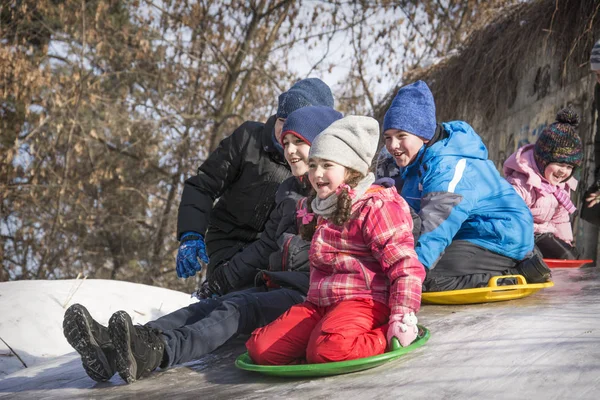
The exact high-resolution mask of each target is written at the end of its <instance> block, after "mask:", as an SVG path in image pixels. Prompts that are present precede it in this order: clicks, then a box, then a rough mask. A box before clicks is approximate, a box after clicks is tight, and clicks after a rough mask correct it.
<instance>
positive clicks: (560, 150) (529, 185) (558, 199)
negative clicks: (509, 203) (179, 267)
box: [504, 108, 583, 260]
mask: <svg viewBox="0 0 600 400" xmlns="http://www.w3.org/2000/svg"><path fill="white" fill-rule="evenodd" d="M578 123H579V115H577V114H576V113H575V112H574V111H573V110H572V109H570V108H565V109H563V110H561V111H559V113H558V115H557V116H556V122H555V123H553V124H551V125H549V126H548V127H546V129H544V131H543V132H542V133H541V134H540V136H539V138H538V140H537V141H536V143H535V144H528V145H525V146H523V147H521V148H519V149H518V150H517V151H516V152H515V153H514V154H512V155H511V156H510V157H509V158H508V159H507V160H506V161H505V162H504V176H506V179H507V180H508V182H510V184H511V185H513V187H514V188H515V190H516V191H517V193H519V195H520V196H521V197H522V198H523V200H525V203H526V204H527V206H528V207H529V208H530V210H531V213H532V214H533V229H534V233H535V244H536V246H537V247H538V248H539V249H540V251H541V252H542V255H543V256H544V257H545V258H558V259H570V260H573V259H577V258H578V256H579V253H578V251H577V249H576V248H575V247H574V246H573V244H572V242H573V230H572V228H571V220H570V218H569V215H570V214H573V213H574V212H575V211H576V210H577V209H576V208H575V205H574V204H573V202H572V201H571V195H570V191H571V190H575V189H576V188H577V180H576V179H575V178H574V177H573V172H574V171H575V170H576V169H577V168H578V167H579V166H580V165H581V162H582V161H583V147H582V145H581V139H580V138H579V135H578V134H577V132H576V127H577V125H578Z"/></svg>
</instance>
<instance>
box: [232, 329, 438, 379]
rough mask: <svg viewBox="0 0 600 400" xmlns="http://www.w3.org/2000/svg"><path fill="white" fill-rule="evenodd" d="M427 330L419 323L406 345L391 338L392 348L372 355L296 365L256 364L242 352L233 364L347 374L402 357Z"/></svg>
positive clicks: (285, 372) (280, 372) (272, 371)
mask: <svg viewBox="0 0 600 400" xmlns="http://www.w3.org/2000/svg"><path fill="white" fill-rule="evenodd" d="M429 336H430V333H429V330H428V329H427V328H425V327H424V326H421V325H419V336H418V337H417V339H415V341H414V342H412V343H411V344H410V345H409V346H407V347H402V346H400V343H399V342H398V339H396V338H393V339H392V350H390V351H388V352H386V353H383V354H380V355H377V356H372V357H365V358H359V359H357V360H350V361H338V362H331V363H323V364H297V365H258V364H254V362H253V361H252V359H251V358H250V356H249V355H248V353H244V354H242V355H241V356H239V357H238V358H237V360H235V366H236V367H238V368H240V369H245V370H246V371H254V372H260V373H261V374H266V375H273V376H285V377H311V376H330V375H340V374H349V373H351V372H357V371H363V370H365V369H370V368H375V367H378V366H380V365H382V364H385V363H387V362H390V361H392V360H395V359H397V358H400V357H402V356H403V355H404V354H406V353H409V352H411V351H412V350H414V349H417V348H419V347H421V346H423V345H424V344H425V343H427V341H428V340H429Z"/></svg>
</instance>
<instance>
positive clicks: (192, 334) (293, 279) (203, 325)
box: [63, 107, 342, 383]
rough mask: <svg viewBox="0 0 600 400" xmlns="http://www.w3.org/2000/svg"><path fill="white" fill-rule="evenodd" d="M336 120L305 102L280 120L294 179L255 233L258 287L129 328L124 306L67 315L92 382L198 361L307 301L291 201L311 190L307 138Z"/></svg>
mask: <svg viewBox="0 0 600 400" xmlns="http://www.w3.org/2000/svg"><path fill="white" fill-rule="evenodd" d="M341 117H342V115H341V114H340V113H339V112H337V111H335V110H333V109H331V108H327V107H305V108H302V109H299V110H298V111H296V112H294V113H292V114H290V116H289V118H288V119H287V121H286V123H285V125H284V128H283V131H284V132H283V138H282V139H283V140H282V144H283V147H284V148H285V150H284V154H285V157H286V159H287V161H288V163H289V164H290V167H291V171H292V174H293V175H294V176H293V177H290V178H288V179H287V180H286V181H284V182H283V183H282V184H281V186H280V188H279V190H278V192H277V198H278V199H279V202H278V204H277V207H276V208H275V210H274V211H273V212H272V213H271V215H270V217H269V219H270V222H276V223H272V224H267V227H268V229H267V230H266V231H265V234H264V235H261V238H260V241H261V242H264V243H263V245H261V247H262V246H264V247H265V248H275V250H274V251H272V252H271V253H270V254H269V255H268V256H267V257H266V258H264V259H263V260H262V262H268V263H269V265H268V267H269V270H268V271H259V272H258V274H257V272H256V270H253V271H252V279H254V277H256V282H257V287H255V288H251V289H246V290H241V291H236V292H233V293H230V294H227V295H225V296H221V297H214V298H212V297H211V298H207V299H204V300H201V301H199V302H197V303H194V304H191V305H189V306H187V307H184V308H181V309H179V310H177V311H175V312H172V313H170V314H167V315H165V316H163V317H161V318H159V319H157V320H156V321H151V322H148V323H147V324H146V325H144V326H134V325H133V323H132V321H131V317H130V316H129V315H128V314H127V313H126V312H125V311H117V312H116V313H115V314H113V316H112V317H111V319H110V321H109V326H108V328H107V327H105V326H102V325H101V324H99V323H98V322H96V321H95V320H94V319H93V318H92V317H91V315H90V314H89V312H88V311H87V310H86V308H85V307H84V306H82V305H80V304H74V305H73V306H71V307H70V308H69V309H68V310H67V311H66V312H65V317H64V320H63V329H64V335H65V337H66V338H67V341H68V342H69V344H71V346H73V348H74V349H75V350H77V352H78V353H79V354H80V355H81V360H82V364H83V367H84V369H85V371H86V372H87V374H88V375H89V376H90V377H91V378H92V379H94V380H96V381H98V382H102V381H106V380H109V379H110V378H111V377H112V376H113V375H114V374H115V372H118V373H119V375H120V376H121V378H123V380H125V381H126V382H128V383H131V382H133V381H135V380H136V379H139V378H141V377H142V376H144V375H146V374H148V373H150V372H151V371H153V370H155V369H156V368H158V367H161V368H166V367H170V366H173V365H176V364H182V363H185V362H188V361H191V360H195V359H198V358H200V357H201V356H203V355H205V354H207V353H209V352H211V351H213V350H215V349H216V348H218V347H219V346H221V345H222V344H224V343H225V342H226V341H228V340H229V339H230V338H232V337H234V336H236V335H237V334H250V333H251V332H252V331H254V330H255V329H256V328H259V327H261V326H265V325H267V324H269V323H270V322H272V321H274V320H275V319H276V318H277V317H279V316H280V315H281V314H283V313H284V312H285V311H287V310H288V309H289V308H290V307H292V306H293V305H295V304H300V303H302V302H303V301H304V300H305V298H306V292H307V291H308V274H309V262H308V250H309V247H310V242H306V241H304V240H303V239H302V238H301V237H300V236H299V235H297V233H298V226H299V224H300V223H301V221H299V220H298V217H297V216H296V205H297V203H298V202H299V201H301V199H302V198H304V197H305V196H307V195H308V193H309V191H310V184H309V183H308V179H307V177H306V174H307V172H308V152H309V149H310V144H311V143H312V140H313V139H314V138H315V137H316V136H317V134H318V133H320V132H321V131H323V130H324V129H325V128H327V127H328V126H329V125H330V124H331V123H332V122H334V121H336V120H338V119H340V118H341ZM274 241H275V242H276V243H275V244H274ZM257 254H258V253H257ZM260 254H263V253H260ZM265 254H266V253H265ZM265 260H268V261H265Z"/></svg>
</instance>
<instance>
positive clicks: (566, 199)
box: [542, 182, 577, 214]
mask: <svg viewBox="0 0 600 400" xmlns="http://www.w3.org/2000/svg"><path fill="white" fill-rule="evenodd" d="M542 189H544V190H545V191H546V192H548V193H552V194H553V195H554V197H556V200H558V204H560V205H561V206H563V207H564V208H565V209H566V210H567V211H568V212H569V214H573V213H574V212H575V211H576V210H577V207H575V204H573V202H572V201H571V196H569V193H568V192H567V191H566V190H565V189H561V188H559V187H558V186H554V185H551V184H549V183H546V182H542Z"/></svg>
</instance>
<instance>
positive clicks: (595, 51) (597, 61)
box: [590, 40, 600, 71]
mask: <svg viewBox="0 0 600 400" xmlns="http://www.w3.org/2000/svg"><path fill="white" fill-rule="evenodd" d="M590 69H591V70H592V71H600V40H598V41H597V42H596V44H594V47H592V55H591V56H590Z"/></svg>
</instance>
